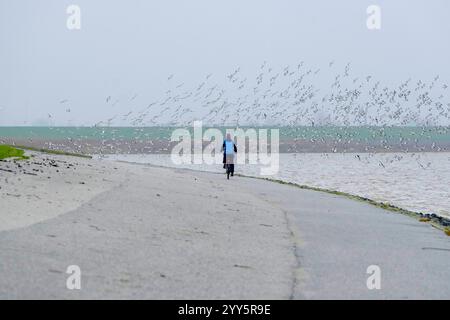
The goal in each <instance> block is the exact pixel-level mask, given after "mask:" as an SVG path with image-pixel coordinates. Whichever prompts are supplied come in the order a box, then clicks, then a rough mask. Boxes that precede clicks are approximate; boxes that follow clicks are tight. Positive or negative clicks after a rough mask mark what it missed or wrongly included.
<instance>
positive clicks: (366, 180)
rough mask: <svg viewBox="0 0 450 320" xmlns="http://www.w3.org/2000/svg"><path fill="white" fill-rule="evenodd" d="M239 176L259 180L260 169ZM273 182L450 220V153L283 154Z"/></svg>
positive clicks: (245, 169)
mask: <svg viewBox="0 0 450 320" xmlns="http://www.w3.org/2000/svg"><path fill="white" fill-rule="evenodd" d="M105 158H106V159H111V160H122V161H128V162H135V163H149V164H153V165H160V166H168V167H176V168H189V169H194V170H201V171H212V172H223V169H222V168H221V166H220V165H206V164H202V165H194V164H184V165H175V164H174V163H173V162H172V161H171V158H170V155H165V154H145V155H111V156H107V157H105ZM236 171H237V172H238V173H243V174H246V175H251V176H260V167H259V166H258V165H237V167H236ZM269 178H275V179H281V180H284V181H288V182H294V183H298V184H304V185H308V186H313V187H320V188H326V189H332V190H337V191H342V192H347V193H351V194H354V195H359V196H363V197H367V198H370V199H373V200H375V201H380V202H388V203H390V204H393V205H395V206H398V207H401V208H404V209H408V210H411V211H415V212H422V213H436V214H439V215H441V216H445V217H450V188H449V185H450V153H447V152H445V153H444V152H440V153H428V152H427V153H370V154H369V153H362V154H356V153H339V154H336V153H326V154H318V153H290V154H280V169H279V172H278V174H276V175H273V176H269Z"/></svg>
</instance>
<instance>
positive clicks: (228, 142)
mask: <svg viewBox="0 0 450 320" xmlns="http://www.w3.org/2000/svg"><path fill="white" fill-rule="evenodd" d="M222 150H223V168H224V169H225V168H226V166H227V165H228V169H227V172H228V171H229V173H231V176H233V175H234V153H235V152H237V147H236V144H235V143H234V141H233V140H232V139H231V134H230V133H227V138H226V139H225V140H224V141H223V145H222Z"/></svg>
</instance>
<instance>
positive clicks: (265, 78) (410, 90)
mask: <svg viewBox="0 0 450 320" xmlns="http://www.w3.org/2000/svg"><path fill="white" fill-rule="evenodd" d="M327 68H328V70H325V71H323V70H322V69H320V68H318V69H311V68H306V67H305V65H304V63H303V62H300V63H299V64H297V65H296V66H286V67H284V68H282V69H281V70H275V69H273V68H272V67H270V66H269V65H268V64H267V63H266V62H264V63H263V64H262V65H261V66H260V68H259V70H258V71H257V72H256V75H255V76H254V78H252V79H250V78H249V77H247V76H245V75H244V74H243V72H242V70H241V68H239V67H238V68H236V69H235V70H234V71H233V72H231V73H229V74H228V75H226V76H225V77H222V78H221V79H220V78H219V79H218V80H219V81H217V80H216V81H213V79H214V77H213V75H212V74H208V75H207V76H206V77H205V78H204V80H202V81H201V82H200V83H198V84H196V85H194V86H191V87H188V86H187V85H186V84H185V83H184V82H181V83H178V82H176V76H175V75H173V74H172V75H170V76H169V77H168V78H167V82H168V89H167V91H166V92H165V94H164V95H163V96H162V97H161V98H160V99H155V100H154V101H152V102H150V103H148V104H147V105H146V106H145V107H143V108H142V107H141V108H140V109H139V108H130V110H127V111H126V112H125V113H123V112H122V113H116V114H113V115H112V116H110V117H108V118H107V119H105V120H102V121H99V122H97V123H96V124H95V126H114V125H117V124H119V125H129V126H136V127H145V126H188V125H191V124H192V121H194V120H203V122H204V124H205V125H210V126H232V127H238V126H302V125H303V126H304V125H307V126H314V125H319V126H321V125H337V126H355V125H357V126H383V125H388V126H390V125H401V126H405V125H419V126H421V125H422V126H433V125H438V126H439V125H441V126H448V124H449V123H450V102H448V101H444V99H445V98H446V95H445V94H446V92H447V89H448V85H447V84H445V83H443V82H441V81H440V77H439V76H435V77H434V78H433V79H432V81H431V82H426V81H422V80H418V81H413V80H412V79H408V80H406V81H403V82H401V83H400V84H399V85H398V86H395V87H393V88H390V87H388V86H385V85H382V83H381V82H380V81H376V80H375V79H374V78H373V77H372V76H366V77H362V78H360V77H352V76H351V74H350V63H348V64H347V65H345V67H344V68H343V70H340V71H339V70H333V69H335V68H336V67H335V63H334V62H333V61H332V62H330V63H329V64H328V66H327ZM321 73H322V74H325V75H330V74H335V75H334V76H333V77H332V79H331V85H330V87H329V88H327V89H323V88H324V85H323V84H324V83H326V82H328V83H329V82H330V79H324V78H323V77H321ZM317 82H319V85H317V84H316V83H317ZM137 96H138V95H137V94H134V95H133V96H132V97H131V98H130V99H129V101H123V102H122V103H121V104H120V105H127V106H129V105H131V104H133V102H135V99H136V97H137ZM119 102H120V101H119V100H118V99H116V100H114V102H113V100H112V98H111V96H108V97H107V98H106V100H105V103H107V104H110V105H111V106H115V105H117V104H118V103H119ZM112 111H113V112H114V110H112ZM69 112H70V109H69Z"/></svg>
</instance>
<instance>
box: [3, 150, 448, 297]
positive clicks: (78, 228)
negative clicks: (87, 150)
mask: <svg viewBox="0 0 450 320" xmlns="http://www.w3.org/2000/svg"><path fill="white" fill-rule="evenodd" d="M29 154H32V155H33V156H34V157H33V158H32V159H31V160H29V161H20V162H13V161H7V162H0V169H1V170H0V186H1V189H0V201H1V204H2V206H1V214H0V226H1V230H0V298H6V299H14V298H20V299H23V298H40V299H42V298H43V299H52V298H64V299H78V298H88V299H89V298H93V299H103V298H132V299H133V298H136V299H143V298H150V299H164V298H166V299H176V298H181V299H183V298H194V299H216V298H227V299H315V298H344V299H360V298H369V299H374V298H375V299H380V298H381V299H386V298H399V299H407V298H446V299H448V298H450V285H448V282H447V281H443V279H448V277H450V268H448V265H450V254H449V252H450V242H449V239H450V238H448V237H447V236H446V235H445V234H444V233H443V232H441V231H439V230H436V229H434V228H432V227H431V226H430V225H428V224H426V223H420V222H418V221H416V220H414V219H412V218H410V217H407V216H404V215H401V214H395V213H391V212H388V211H385V210H382V209H380V208H376V207H373V206H370V205H368V204H366V203H361V202H357V201H351V200H349V199H346V198H343V197H339V196H334V195H330V194H325V193H321V192H314V191H310V190H300V189H298V188H295V187H292V186H288V185H280V184H276V183H272V182H268V181H261V180H255V179H250V178H242V177H235V178H234V179H231V180H230V181H226V179H225V178H224V176H222V175H220V174H212V173H201V172H193V171H186V170H175V169H166V168H156V167H150V166H144V165H133V164H126V163H118V162H107V161H97V160H90V159H82V158H74V157H67V156H57V155H47V154H40V153H29ZM392 257H396V258H395V259H393V258H392ZM69 265H78V266H79V267H80V268H81V271H82V288H81V290H68V289H67V288H66V279H67V277H68V276H69V275H68V274H66V269H67V267H68V266H69ZM370 265H378V266H380V268H381V270H382V272H383V273H382V274H383V280H382V289H381V290H369V289H368V288H367V286H366V280H367V277H368V275H367V274H366V269H367V267H368V266H370Z"/></svg>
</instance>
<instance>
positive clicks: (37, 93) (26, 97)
mask: <svg viewBox="0 0 450 320" xmlns="http://www.w3.org/2000/svg"><path fill="white" fill-rule="evenodd" d="M71 4H76V5H78V6H79V7H80V8H81V30H68V29H67V27H66V20H67V18H68V14H67V13H66V8H67V7H68V6H69V5H71ZM371 4H377V5H379V6H380V7H381V10H382V11H381V14H382V20H381V30H377V31H373V30H372V31H371V30H368V29H367V27H366V19H367V14H366V9H367V7H368V6H369V5H371ZM449 12H450V2H449V1H448V0H428V1H425V0H371V1H366V0H342V1H337V0H328V1H325V0H314V1H312V0H311V1H300V0H290V1H289V0H220V1H219V0H189V1H186V0H164V1H163V0H160V1H151V0H142V1H138V0H126V1H125V0H121V1H119V0H94V1H93V0H72V1H65V0H39V1H36V0H0V125H19V124H20V125H21V124H28V125H31V124H45V123H47V122H49V121H50V122H51V123H52V124H59V125H67V124H77V125H80V124H81V125H91V124H93V123H95V122H97V121H99V120H103V119H104V118H105V117H106V116H110V115H112V114H114V112H119V111H118V110H115V111H114V110H113V111H111V106H110V105H107V104H105V99H106V97H107V96H111V97H112V98H111V99H113V100H114V99H117V100H119V102H118V103H117V105H116V106H115V107H114V108H120V112H126V111H127V110H129V109H130V108H139V107H141V106H145V105H146V104H148V103H149V102H151V101H152V100H154V98H158V97H160V96H161V95H162V94H163V93H164V92H165V90H166V89H167V77H168V76H169V75H170V74H175V76H174V77H175V78H176V81H177V82H179V83H183V82H184V83H190V84H192V86H195V85H196V84H197V83H199V82H201V81H202V79H203V78H204V77H205V75H207V74H209V73H213V74H214V75H215V76H217V77H218V79H219V80H218V81H221V80H220V79H221V77H223V78H225V75H227V74H229V73H230V72H232V71H233V70H234V69H236V67H238V66H240V67H241V69H242V70H243V71H242V72H244V73H249V74H253V75H254V74H256V72H257V71H256V70H257V68H258V66H260V65H261V63H262V62H263V61H267V63H268V64H270V65H271V66H273V67H274V68H280V69H282V68H283V67H284V66H286V65H295V64H296V63H298V62H299V61H305V64H308V65H310V66H311V67H312V68H321V67H324V66H326V65H328V63H329V62H330V61H331V60H335V61H336V63H337V64H340V65H342V66H345V64H346V63H347V62H351V65H352V72H353V73H355V74H358V73H360V74H362V75H366V74H372V75H374V77H377V78H378V79H380V80H382V81H385V82H386V83H390V82H393V83H395V82H396V81H399V80H404V79H407V78H409V77H413V78H415V79H425V80H430V79H432V78H433V77H434V76H435V75H437V74H439V75H440V76H441V79H444V80H445V81H449V80H450V61H449V59H450V41H449V37H450V18H449V17H448V13H449ZM449 82H450V81H449ZM136 94H137V95H138V96H137V97H136V99H135V100H133V101H132V102H130V101H129V100H130V97H133V96H134V95H136ZM65 99H67V100H68V102H66V103H62V104H61V103H60V102H61V101H62V100H65ZM124 101H128V102H126V103H125V102H124ZM67 108H70V109H71V112H70V113H68V112H66V109H67ZM48 114H51V115H52V118H51V119H50V118H49V117H48ZM49 119H50V120H49Z"/></svg>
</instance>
